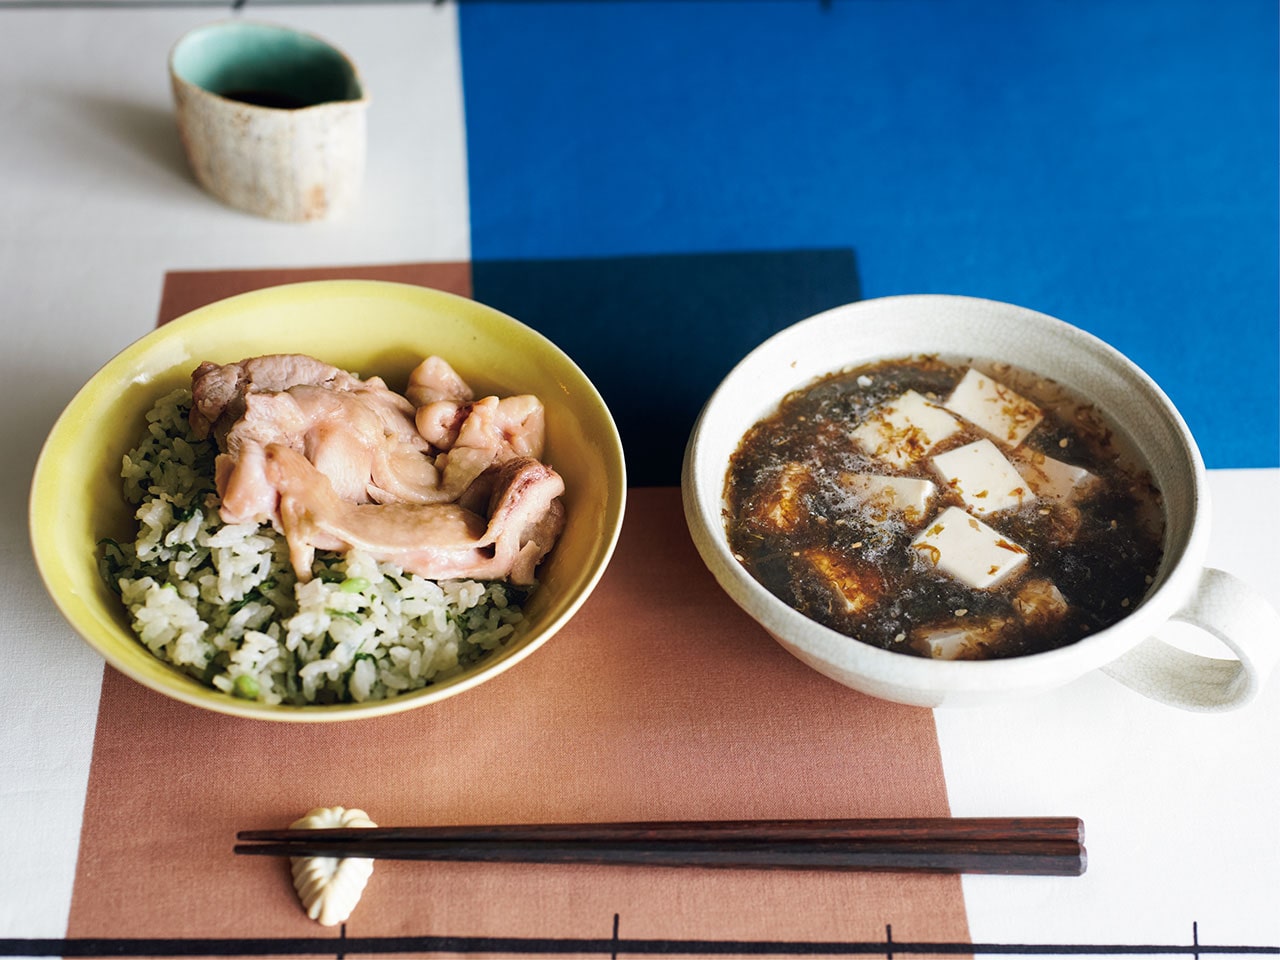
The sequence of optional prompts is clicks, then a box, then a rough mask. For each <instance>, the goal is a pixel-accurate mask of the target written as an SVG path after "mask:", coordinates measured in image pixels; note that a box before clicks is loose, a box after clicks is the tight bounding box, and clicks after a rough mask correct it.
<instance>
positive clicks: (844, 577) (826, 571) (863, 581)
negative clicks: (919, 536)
mask: <svg viewBox="0 0 1280 960" xmlns="http://www.w3.org/2000/svg"><path fill="white" fill-rule="evenodd" d="M802 555H803V557H804V559H805V560H807V561H808V562H809V564H810V566H812V567H813V570H814V572H815V573H816V574H817V575H818V577H819V578H820V579H821V580H823V581H824V582H825V583H826V584H827V586H829V587H830V588H831V590H832V592H833V593H835V595H836V596H837V597H838V598H839V599H840V601H841V602H842V604H843V606H844V610H845V612H846V613H862V612H863V611H865V610H867V609H869V608H870V607H872V606H874V605H875V604H876V602H877V601H879V599H880V597H881V596H882V595H883V594H884V580H883V579H881V577H880V574H879V573H878V572H877V571H876V569H875V568H874V567H873V566H871V565H870V564H867V563H862V562H860V561H858V560H855V559H854V558H852V557H847V556H845V555H844V554H842V553H839V552H838V551H836V550H835V549H833V548H830V547H810V548H809V549H807V550H805V551H804V553H803V554H802Z"/></svg>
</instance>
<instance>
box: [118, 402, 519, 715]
mask: <svg viewBox="0 0 1280 960" xmlns="http://www.w3.org/2000/svg"><path fill="white" fill-rule="evenodd" d="M190 407H191V393H190V391H189V390H177V391H174V392H173V393H171V394H169V395H168V396H165V397H163V398H161V399H160V400H159V401H158V402H157V403H156V405H155V406H154V407H153V408H152V409H151V411H150V412H149V413H148V414H147V434H146V435H145V436H144V437H143V439H142V441H141V442H140V443H139V445H138V446H137V447H136V448H135V449H133V450H131V451H130V452H129V453H128V454H127V455H126V456H125V458H124V463H123V467H122V469H121V476H122V477H123V478H124V493H125V497H126V498H127V499H128V500H129V502H130V503H132V504H135V505H136V506H137V512H136V514H135V516H136V517H137V520H138V536H137V539H136V540H134V541H133V542H132V543H128V544H122V543H116V542H115V541H112V540H104V541H103V544H102V546H103V557H102V567H103V573H104V576H106V577H107V579H108V581H109V582H110V583H112V584H113V585H114V586H115V587H116V588H117V589H118V590H119V592H120V596H121V599H122V600H123V601H124V603H125V606H126V607H127V608H128V610H129V616H130V619H131V622H132V624H133V629H134V632H135V633H136V634H137V635H138V639H139V640H140V641H141V642H142V643H143V645H145V646H146V647H147V649H148V650H150V651H151V652H152V653H153V654H155V655H156V656H157V657H159V658H160V659H161V660H164V661H166V662H168V663H171V664H173V665H174V666H176V667H178V668H180V669H182V670H184V671H186V672H187V673H190V674H191V675H193V676H195V677H197V678H198V679H200V680H201V681H203V682H204V683H207V684H209V685H211V686H213V687H215V688H217V689H218V690H221V691H223V692H225V693H228V694H230V695H232V696H238V697H244V698H246V699H253V700H260V701H262V702H264V703H285V704H310V703H346V702H361V701H368V700H380V699H384V698H386V697H393V696H396V695H398V694H401V693H404V692H406V691H409V690H416V689H419V688H421V687H425V686H427V685H428V684H431V683H434V682H437V681H439V680H442V679H444V678H446V677H449V676H450V675H452V674H455V673H458V672H459V671H461V670H462V669H464V668H465V667H467V666H469V665H471V664H473V663H475V662H477V661H478V660H480V659H481V658H483V657H484V656H486V655H487V654H489V653H490V652H492V651H493V650H495V649H497V648H498V647H500V646H501V645H502V644H504V643H505V642H507V641H508V640H509V639H510V637H511V636H512V634H513V633H514V632H515V629H516V624H518V623H519V622H520V620H521V617H522V615H521V612H520V602H521V601H522V600H523V598H524V595H523V592H522V591H519V590H516V589H514V588H512V587H510V586H509V585H508V584H505V583H502V582H478V581H473V580H451V581H441V582H439V583H437V582H435V581H432V580H427V579H424V578H423V577H419V576H415V575H413V574H406V573H404V572H402V571H401V570H399V569H398V568H396V567H394V566H392V565H390V564H386V563H378V562H376V561H374V560H373V559H372V558H370V557H369V556H367V555H365V554H363V553H360V552H358V551H353V552H351V553H348V554H346V555H337V554H324V553H320V554H318V555H317V559H316V565H315V568H314V573H315V575H314V577H313V579H312V580H311V581H310V582H308V583H305V584H299V583H298V582H297V578H296V577H295V576H294V573H293V569H292V567H291V566H290V564H289V555H288V546H287V544H286V543H285V540H284V538H283V537H282V536H280V535H279V534H277V533H276V532H275V531H274V530H273V529H272V528H271V527H270V526H269V525H263V526H258V525H256V524H251V523H250V524H226V523H223V522H222V521H221V520H220V519H219V517H218V509H217V494H216V492H215V491H214V486H213V460H214V457H215V456H216V454H217V449H216V447H215V445H214V443H213V441H212V440H206V441H201V440H197V439H195V437H194V436H193V435H192V433H191V428H190V426H189V425H188V423H187V414H188V411H189V410H190Z"/></svg>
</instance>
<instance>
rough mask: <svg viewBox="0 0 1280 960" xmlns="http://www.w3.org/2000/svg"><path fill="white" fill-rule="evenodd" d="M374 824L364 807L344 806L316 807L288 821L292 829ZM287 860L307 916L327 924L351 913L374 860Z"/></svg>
mask: <svg viewBox="0 0 1280 960" xmlns="http://www.w3.org/2000/svg"><path fill="white" fill-rule="evenodd" d="M376 826H377V824H376V823H374V822H373V821H372V820H370V819H369V817H368V815H367V814H365V812H364V811H363V810H355V809H351V810H348V809H346V808H345V807H317V808H316V809H314V810H312V811H311V812H310V813H308V814H307V815H306V816H305V817H303V818H302V819H300V820H295V821H294V822H293V823H292V824H291V827H292V829H294V830H327V829H333V828H335V827H376ZM290 863H291V864H292V866H293V888H294V889H295V890H296V891H297V892H298V899H299V900H301V901H302V906H303V909H305V910H306V911H307V916H308V917H310V918H311V919H312V920H315V921H317V922H319V923H322V924H324V925H325V926H327V927H332V926H336V925H337V924H339V923H342V922H343V921H344V920H346V919H347V917H349V916H351V911H352V910H354V909H355V907H356V904H357V903H359V902H360V897H361V895H362V894H363V893H364V888H365V884H367V883H368V882H369V877H370V876H372V875H373V861H372V860H368V859H364V858H362V857H343V858H338V857H291V858H290Z"/></svg>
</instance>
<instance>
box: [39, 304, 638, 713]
mask: <svg viewBox="0 0 1280 960" xmlns="http://www.w3.org/2000/svg"><path fill="white" fill-rule="evenodd" d="M343 301H347V302H348V303H355V302H361V303H364V304H365V306H366V307H368V306H369V304H376V305H381V306H384V307H386V308H387V309H388V310H392V309H394V310H395V311H396V315H397V316H398V317H401V318H402V319H398V320H397V321H396V323H397V336H398V337H399V336H400V334H401V333H403V331H406V330H408V315H412V314H414V313H419V314H421V315H420V316H419V317H418V318H417V319H418V321H419V322H420V321H424V320H426V319H427V318H428V317H430V316H432V315H433V314H434V315H436V316H437V319H441V318H443V319H445V320H446V322H448V323H450V324H457V325H461V326H459V329H463V327H466V328H469V329H470V333H471V337H470V338H471V339H472V340H475V339H479V337H480V334H482V333H483V334H486V335H488V336H489V338H491V339H492V338H493V337H497V336H501V337H502V338H503V339H504V340H505V339H507V338H514V339H515V340H517V341H518V342H519V343H520V345H521V346H522V347H525V348H527V349H529V350H532V351H537V352H539V353H540V355H541V356H542V357H543V359H544V360H545V359H546V358H551V359H552V360H553V361H554V363H555V366H556V370H557V376H556V377H555V379H556V381H557V385H558V387H559V388H560V389H562V390H563V391H564V392H565V394H566V395H572V396H573V398H574V400H575V402H577V403H579V404H581V405H582V407H581V409H582V410H583V417H582V419H585V420H588V421H590V423H591V427H592V430H593V432H592V434H591V440H592V441H593V446H594V447H595V448H596V451H597V456H598V457H599V459H600V462H601V466H602V467H603V475H604V481H605V483H606V488H605V490H604V491H603V493H602V495H603V497H604V501H603V503H604V512H603V515H602V516H601V517H600V519H599V535H598V537H597V539H596V541H595V543H594V544H593V546H592V548H591V551H590V554H589V563H588V564H587V567H586V570H585V572H583V571H575V572H573V576H574V577H575V578H576V582H574V583H573V584H572V597H571V599H570V600H568V601H567V602H562V603H561V604H560V609H559V610H558V611H557V612H556V613H555V615H554V616H553V617H552V618H551V619H550V620H549V622H548V623H546V624H545V625H544V626H543V627H541V629H540V630H539V631H538V633H537V635H536V637H533V638H532V639H529V638H524V639H522V640H518V641H517V643H516V644H515V645H514V646H513V647H512V648H511V649H509V650H507V651H502V650H499V651H496V652H495V654H493V655H491V656H489V657H487V658H485V659H484V660H482V661H481V662H480V663H479V664H476V665H473V666H472V667H469V668H468V669H467V670H465V671H463V672H462V673H460V674H457V675H455V676H453V677H450V678H446V679H445V680H443V681H441V683H440V684H439V685H438V686H434V685H428V686H427V687H424V688H421V689H419V690H415V691H411V692H409V693H406V694H402V695H399V696H395V697H390V698H387V699H383V700H377V701H365V702H363V703H343V704H311V705H289V704H279V705H276V704H265V703H260V702H257V701H251V700H242V699H238V698H235V697H232V696H230V695H228V694H224V693H221V692H220V691H218V690H215V689H213V688H212V687H207V686H204V685H203V684H200V683H199V681H197V680H195V678H193V677H190V676H189V675H187V674H185V673H183V672H182V671H180V670H179V669H178V668H176V667H173V666H170V665H168V664H166V663H165V662H163V661H161V660H160V659H159V658H157V657H155V656H154V655H153V654H151V653H150V651H148V650H147V649H146V647H144V646H143V645H142V643H141V642H140V641H139V640H138V639H137V638H136V636H134V634H133V631H132V630H131V629H129V628H128V626H127V623H124V617H125V614H124V607H123V604H120V605H119V606H120V609H119V610H117V611H106V610H103V609H99V608H101V607H102V606H103V604H102V603H101V594H100V590H102V589H105V588H106V585H105V584H102V583H101V578H100V577H99V576H98V573H97V558H96V556H93V555H91V556H89V557H83V556H76V555H72V556H67V555H66V553H67V552H70V553H72V554H75V552H76V551H66V546H67V543H66V541H68V540H71V541H74V540H75V539H76V538H77V537H79V536H82V535H83V533H84V532H85V530H84V529H83V527H82V528H79V529H73V530H70V531H68V530H66V529H62V530H60V529H59V528H60V526H62V527H65V526H66V518H67V516H68V515H67V513H66V510H65V504H63V503H60V501H59V498H60V497H62V496H63V495H65V494H66V493H67V492H72V493H74V492H75V491H76V490H77V489H78V490H79V491H80V492H81V496H82V497H87V493H85V489H86V488H85V485H84V482H81V483H80V484H79V486H78V487H77V486H76V484H75V479H74V478H73V477H72V476H71V472H72V471H73V470H74V469H75V468H76V466H77V463H78V462H79V461H83V460H86V459H90V456H89V455H88V454H82V455H81V456H80V458H79V461H78V460H77V459H76V458H75V451H74V450H73V449H72V448H71V445H72V443H73V441H75V440H76V439H77V438H78V437H79V436H80V434H81V433H82V432H83V430H84V429H86V427H87V425H91V424H92V423H93V418H92V417H91V416H90V414H91V413H92V408H93V406H94V404H95V403H102V402H104V398H109V397H111V396H112V395H113V394H117V395H118V394H119V392H120V390H121V388H122V387H125V386H128V387H131V386H134V385H137V386H146V385H150V384H151V383H152V382H153V381H155V380H163V379H166V378H168V377H171V376H172V375H173V373H174V371H175V370H176V369H177V365H178V364H180V363H183V362H188V363H189V362H190V359H191V357H190V356H189V355H187V354H185V353H183V351H182V350H180V349H176V348H177V347H180V346H181V345H182V344H183V343H184V342H185V341H186V340H187V339H188V338H191V337H193V336H194V335H196V334H209V333H210V331H211V330H212V328H214V327H215V326H217V325H219V324H229V323H234V321H235V318H237V317H239V318H241V320H242V321H243V318H244V317H246V316H248V315H249V314H251V313H254V312H257V311H264V310H265V311H271V310H279V311H282V312H283V311H286V310H287V311H288V312H289V313H290V314H291V315H292V316H293V318H294V319H293V320H291V322H290V323H291V325H294V326H296V325H298V322H299V319H298V318H299V317H300V316H302V315H301V314H300V313H299V311H305V310H306V309H307V308H309V307H310V308H315V307H317V306H318V305H321V304H323V305H326V306H325V309H327V310H332V309H334V305H335V304H337V303H341V302H343ZM365 321H366V322H368V317H367V316H366V318H365ZM268 332H269V333H270V334H271V336H272V337H276V338H278V337H279V336H281V335H282V331H279V330H272V331H268ZM238 342H243V341H238ZM396 342H397V343H399V339H397V341H396ZM165 350H168V351H169V352H168V354H167V362H165V363H163V364H160V365H157V366H155V367H151V366H149V365H148V364H149V363H150V364H156V361H157V357H159V358H161V359H165V358H166V355H165V353H164V351H165ZM232 352H235V351H232ZM258 352H259V353H260V352H272V351H269V350H268V351H258ZM293 352H299V353H306V352H308V350H307V349H306V348H305V344H303V345H300V346H299V349H296V350H294V351H293ZM384 352H385V351H384ZM251 355H254V354H253V353H245V354H244V356H251ZM200 359H203V357H201V358H200ZM235 359H239V358H238V357H237V358H235ZM197 362H198V360H197ZM222 362H226V360H223V361H222ZM191 366H194V364H192V365H191ZM463 366H465V364H464V365H463ZM187 369H189V368H187ZM371 372H372V373H377V371H376V370H375V371H371ZM574 391H576V393H574ZM159 395H160V394H159V388H158V387H157V388H154V389H153V391H152V393H151V394H150V396H151V398H152V402H154V400H155V399H158V397H159ZM114 402H115V405H116V406H119V405H123V404H124V403H126V401H125V400H121V399H119V398H118V397H117V399H116V400H115V401H114ZM147 406H149V404H148V405H147ZM143 409H145V408H143ZM121 439H123V449H125V450H127V449H129V448H130V447H131V446H133V445H134V443H135V442H136V437H132V438H116V441H117V443H119V442H120V441H121ZM107 445H108V444H107V441H99V442H96V443H94V444H92V445H90V446H91V449H92V450H96V451H98V453H99V461H100V462H98V463H97V464H96V466H98V467H99V468H100V469H102V468H104V466H105V464H104V463H103V462H101V461H102V460H104V459H105V458H106V456H107V454H108V453H109V451H108V450H105V449H104V447H105V446H107ZM117 482H118V481H117ZM626 498H627V484H626V464H625V459H624V457H623V451H622V443H621V438H620V437H619V435H618V430H617V426H616V424H615V423H614V420H613V416H612V414H611V413H610V411H609V409H608V406H607V405H606V404H605V402H604V399H603V397H601V395H600V393H599V391H598V390H597V389H596V387H595V385H594V384H593V383H592V382H591V381H590V379H589V378H588V377H587V376H586V374H585V373H583V371H582V370H581V369H580V368H579V367H578V365H577V364H576V363H575V362H574V361H573V359H572V358H571V357H569V356H568V354H566V353H565V352H564V351H563V350H562V349H561V348H560V347H559V346H557V345H556V344H555V343H553V342H552V341H551V340H549V339H548V338H547V337H545V336H544V335H542V334H541V333H539V332H538V331H536V330H534V329H533V328H532V327H529V326H527V325H526V324H524V323H521V322H520V321H519V320H516V319H515V318H513V317H510V316H508V315H507V314H505V313H502V312H501V311H499V310H496V309H494V308H492V307H488V306H485V305H484V304H480V303H478V302H476V301H474V300H470V299H468V298H466V297H460V296H457V295H456V294H450V293H445V292H444V291H440V290H434V289H432V288H428V287H420V286H415V285H412V284H404V283H396V282H392V281H382V280H313V281H304V282H301V283H291V284H283V285H279V286H274V287H267V288H264V289H261V290H255V291H250V292H248V293H243V294H238V295H236V296H233V297H228V298H226V299H223V300H219V301H216V302H214V303H211V304H208V305H207V306H203V307H200V308H198V309H196V310H193V311H191V312H189V313H187V314H184V315H183V316H181V317H179V318H177V319H175V320H173V321H170V322H169V323H166V324H164V325H163V326H161V327H159V328H157V329H155V330H152V331H150V332H148V333H147V334H145V335H143V336H141V337H139V338H138V339H137V340H135V341H134V342H133V343H131V344H129V345H128V346H127V347H125V348H124V349H123V350H121V351H120V352H119V353H117V354H116V355H115V356H113V357H112V358H111V359H110V360H108V361H107V362H106V363H105V364H103V365H102V367H100V368H99V370H98V371H97V372H96V373H95V374H94V375H93V376H92V377H91V378H90V379H89V380H88V381H87V382H86V383H85V384H84V385H83V386H82V387H81V388H80V389H79V390H78V391H77V392H76V394H75V396H74V397H73V398H72V399H71V401H70V402H69V403H68V404H67V406H66V407H65V408H64V409H63V411H62V413H61V414H60V415H59V417H58V419H57V421H56V422H55V423H54V425H53V428H52V429H51V430H50V433H49V436H48V437H47V438H46V440H45V442H44V445H43V446H42V449H41V451H40V455H39V457H38V458H37V460H36V466H35V470H34V472H33V475H32V486H31V494H30V498H29V502H28V524H29V531H30V536H31V545H32V551H33V554H34V557H35V561H36V567H37V570H38V571H39V573H40V576H41V578H42V580H43V581H44V583H45V586H46V589H47V590H48V592H49V595H50V597H51V598H52V599H53V602H54V604H55V605H56V606H57V608H58V609H59V611H60V613H61V614H62V616H63V618H64V619H65V620H66V621H67V623H68V624H69V625H70V626H71V627H72V628H73V629H74V630H75V632H76V633H77V634H78V635H79V637H80V638H81V639H82V640H83V641H84V642H86V643H87V644H88V645H89V646H91V647H92V648H94V649H95V650H96V651H97V652H98V653H99V654H100V655H101V656H102V657H103V659H104V660H105V661H106V662H107V663H108V664H110V665H111V666H113V667H114V668H116V669H117V670H119V671H120V672H122V673H124V674H125V675H127V676H129V677H131V678H132V679H133V680H135V681H136V682H138V683H141V684H142V685H143V686H146V687H149V688H150V689H152V690H155V691H156V692H158V693H161V694H164V695H165V696H168V697H171V698H174V699H176V700H179V701H182V702H184V703H188V704H190V705H193V706H197V707H201V708H203V709H206V710H212V711H214V712H218V713H223V714H229V715H232V716H237V717H242V718H253V719H260V720H273V721H287V722H330V721H339V720H357V719H366V718H370V717H376V716H386V715H390V714H395V713H400V712H403V711H406V710H411V709H415V708H417V707H422V706H426V705H428V704H430V703H435V702H438V701H440V700H443V699H446V698H448V697H452V696H456V695H457V694H460V693H463V692H465V691H467V690H470V689H472V688H473V687H475V686H477V685H479V684H481V683H483V682H484V681H486V680H489V679H491V678H493V677H495V676H497V675H498V674H500V673H503V672H505V671H506V670H508V669H510V668H511V667H513V666H515V665H516V664H517V663H519V662H520V661H522V660H523V659H524V658H525V657H527V656H529V655H530V654H531V653H533V652H534V650H536V649H538V648H539V647H541V646H542V645H543V644H544V643H546V642H547V641H548V640H549V639H551V637H552V636H554V635H555V634H556V633H557V632H558V631H559V630H560V629H561V628H562V627H563V626H564V625H565V624H566V623H567V622H568V621H569V620H570V619H571V618H572V617H573V615H574V614H576V613H577V611H578V610H579V609H580V607H581V606H582V604H583V603H584V602H585V601H586V599H587V598H588V596H590V594H591V593H592V591H593V590H594V589H595V587H596V586H597V584H598V583H599V580H600V578H601V577H602V576H603V574H604V571H605V569H606V568H607V566H608V564H609V561H610V560H611V558H612V555H613V552H614V549H615V547H616V546H617V541H618V537H619V535H620V533H621V528H622V520H623V516H624V514H625V508H626ZM121 506H122V509H123V507H124V501H123V492H121ZM82 512H83V513H85V514H89V513H91V512H92V511H91V510H90V509H89V508H88V507H87V506H86V507H84V508H83V510H82ZM59 521H63V522H62V523H60V522H59ZM100 534H101V532H100V533H99V535H100ZM96 539H97V537H95V540H96ZM86 565H87V566H88V568H89V569H88V570H86ZM95 581H96V582H95ZM90 587H92V589H91V590H90V589H89V588H90ZM86 592H87V593H89V594H90V595H89V596H86V595H85V593H86ZM535 597H536V594H535ZM122 636H124V637H127V639H128V640H129V641H131V644H122V643H120V642H119V641H120V640H121V638H122Z"/></svg>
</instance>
